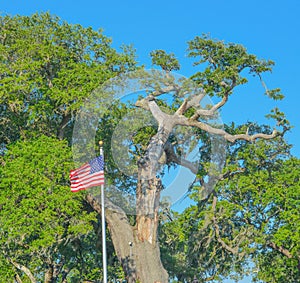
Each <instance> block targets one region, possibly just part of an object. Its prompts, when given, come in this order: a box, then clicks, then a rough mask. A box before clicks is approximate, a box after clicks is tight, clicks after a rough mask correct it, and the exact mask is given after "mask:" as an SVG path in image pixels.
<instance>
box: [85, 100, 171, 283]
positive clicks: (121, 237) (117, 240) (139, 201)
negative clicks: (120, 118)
mask: <svg viewBox="0 0 300 283" xmlns="http://www.w3.org/2000/svg"><path fill="white" fill-rule="evenodd" d="M149 105H150V108H151V111H152V113H154V112H155V111H158V114H157V115H155V116H158V118H160V119H158V122H159V128H158V132H157V133H156V135H155V136H153V137H152V139H151V141H150V143H149V145H148V148H147V151H146V153H145V154H144V156H143V157H142V158H141V159H140V160H139V162H138V169H139V173H138V185H137V189H136V224H135V226H131V225H130V223H129V221H128V218H127V215H126V213H125V212H124V211H123V210H122V209H121V208H119V207H117V206H116V205H114V204H112V203H111V202H110V201H109V200H107V199H106V200H105V201H106V204H107V207H106V221H107V224H108V229H109V231H110V235H111V239H112V242H113V245H114V248H115V252H116V254H117V257H118V259H119V261H120V263H121V264H122V267H123V270H124V272H125V274H126V275H127V278H126V279H127V281H128V282H129V283H135V282H141V283H155V282H160V283H167V282H168V273H167V272H166V270H165V269H164V267H163V265H162V262H161V259H160V249H159V244H158V235H157V229H158V224H159V219H158V212H159V199H160V191H161V189H162V184H161V180H160V179H159V178H157V177H156V176H157V174H158V169H159V168H158V166H159V162H158V161H159V159H160V157H161V156H162V154H163V152H164V147H165V144H166V142H167V140H168V137H169V135H170V133H171V131H172V128H173V122H172V120H171V118H170V117H167V116H166V115H165V116H162V115H161V112H159V109H158V108H157V107H156V106H157V105H156V104H155V102H154V101H150V102H149ZM87 201H88V202H89V203H90V205H91V206H92V207H93V208H94V210H96V211H97V212H98V213H99V214H101V206H100V203H99V201H97V200H96V199H95V198H93V197H92V196H91V195H88V196H87Z"/></svg>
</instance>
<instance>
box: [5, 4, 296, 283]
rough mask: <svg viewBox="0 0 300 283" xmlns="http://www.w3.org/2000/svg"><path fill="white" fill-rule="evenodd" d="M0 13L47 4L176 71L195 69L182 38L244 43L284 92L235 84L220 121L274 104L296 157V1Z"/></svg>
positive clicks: (144, 60)
mask: <svg viewBox="0 0 300 283" xmlns="http://www.w3.org/2000/svg"><path fill="white" fill-rule="evenodd" d="M0 11H1V12H2V14H10V15H15V14H21V15H30V14H32V13H34V12H37V11H39V12H41V11H49V12H50V13H52V14H55V15H57V16H59V17H60V18H61V19H63V20H66V21H68V22H70V23H79V24H81V25H83V26H86V27H87V26H92V27H93V28H94V29H98V28H103V29H104V34H105V35H107V36H109V37H112V39H113V45H114V46H115V47H118V46H120V45H122V44H133V45H134V47H135V48H136V51H137V55H138V60H139V62H140V63H141V64H145V65H146V66H147V67H148V68H150V67H151V63H150V58H149V56H148V55H149V53H150V52H151V51H152V50H154V49H164V50H166V51H168V52H173V53H175V54H176V56H177V57H178V59H179V60H180V63H181V66H182V68H181V70H180V71H179V73H180V74H182V75H185V76H189V75H191V74H192V73H193V72H194V71H195V70H194V68H193V67H192V66H191V60H190V59H188V58H187V57H186V48H187V44H186V42H187V41H188V40H191V39H193V38H194V37H195V36H197V35H201V34H203V33H208V34H210V35H211V37H213V38H217V39H221V40H224V41H226V42H236V43H240V44H242V45H244V46H245V47H246V48H247V49H248V51H249V52H251V53H253V54H256V55H257V56H258V57H260V58H265V59H271V60H273V61H275V63H276V65H275V67H274V71H273V73H272V74H271V75H267V76H265V77H264V81H265V82H266V84H267V86H268V87H269V88H275V87H280V88H281V89H282V91H283V93H284V94H285V96H286V98H285V99H284V100H283V101H279V102H272V101H270V100H269V99H267V97H265V96H264V95H263V93H264V89H263V87H262V86H261V84H260V82H259V81H258V80H253V81H251V82H250V84H249V86H244V87H241V88H239V89H238V92H237V93H236V95H234V96H232V97H231V98H230V100H229V102H228V105H227V106H225V108H224V110H223V111H222V119H223V121H224V122H230V121H236V122H237V123H242V122H246V121H248V120H249V121H257V122H259V123H267V122H268V121H267V120H265V119H264V115H265V114H267V113H268V112H269V111H270V109H272V108H273V107H275V106H278V107H279V108H280V109H281V110H282V111H284V112H285V113H286V115H287V118H288V119H289V120H290V122H291V124H292V125H294V128H293V130H292V132H291V133H289V134H288V140H289V142H290V143H292V144H293V145H294V148H293V151H292V152H293V153H294V154H295V155H296V156H298V157H300V142H299V140H300V133H299V131H300V107H299V104H300V102H299V95H300V93H299V87H298V84H299V83H300V32H299V31H300V20H299V15H300V2H299V0H286V1H279V0H273V1H272V0H265V1H262V0H251V1H250V0H245V1H241V0H226V1H225V0H209V1H208V0H206V1H202V0H186V1H183V0H181V1H178V0H172V1H170V0H151V1H142V0H139V1H137V0H127V1H124V0H118V1H114V0H112V1H108V0H107V1H101V0H98V1H97V0H85V1H74V0H72V1H71V0H0ZM243 282H249V281H247V280H246V281H243Z"/></svg>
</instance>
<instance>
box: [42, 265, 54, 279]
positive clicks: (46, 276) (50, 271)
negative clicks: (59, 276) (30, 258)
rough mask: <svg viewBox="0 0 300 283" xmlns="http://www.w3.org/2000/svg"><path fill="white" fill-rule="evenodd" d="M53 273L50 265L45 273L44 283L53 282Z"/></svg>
mask: <svg viewBox="0 0 300 283" xmlns="http://www.w3.org/2000/svg"><path fill="white" fill-rule="evenodd" d="M53 273H54V268H53V266H52V265H50V266H49V267H48V269H47V271H46V273H45V279H44V283H52V282H53Z"/></svg>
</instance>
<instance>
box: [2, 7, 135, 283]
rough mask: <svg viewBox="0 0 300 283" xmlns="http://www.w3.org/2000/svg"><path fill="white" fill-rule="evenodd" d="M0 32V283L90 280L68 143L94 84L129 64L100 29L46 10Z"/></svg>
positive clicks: (92, 225)
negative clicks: (73, 22) (71, 188)
mask: <svg viewBox="0 0 300 283" xmlns="http://www.w3.org/2000/svg"><path fill="white" fill-rule="evenodd" d="M0 36H1V40H0V50H1V51H0V70H1V71H0V73H1V75H0V79H1V82H0V109H1V110H0V139H1V141H0V143H1V149H0V153H1V155H2V156H3V158H2V159H1V165H2V167H1V171H0V176H1V185H0V218H1V223H2V224H1V230H0V241H1V263H0V264H1V267H3V268H1V271H0V272H1V275H0V277H1V279H2V280H6V281H7V282H9V281H11V280H13V278H15V280H16V281H17V282H41V281H42V280H44V281H45V282H67V281H68V282H78V281H82V280H83V279H90V280H92V279H95V278H99V274H101V261H100V260H99V258H101V252H99V251H100V249H99V243H98V240H97V237H96V235H97V233H101V230H99V226H100V224H101V223H100V220H99V218H98V217H97V216H96V215H95V213H92V210H91V208H90V207H89V205H88V204H87V203H86V202H84V201H83V200H84V198H83V196H82V195H80V194H79V195H74V194H73V195H72V194H71V193H70V192H69V180H68V173H69V172H68V170H70V169H71V168H74V164H73V162H72V158H71V157H72V155H71V150H70V147H69V146H70V141H71V135H72V127H73V121H74V117H75V115H76V113H77V111H78V109H79V108H80V105H81V104H82V103H83V101H85V99H86V97H87V96H88V95H89V94H90V92H91V91H92V90H93V89H94V88H95V87H96V86H98V85H99V83H101V82H104V81H106V80H107V79H109V78H111V77H114V76H116V75H118V74H120V73H121V72H123V71H125V70H130V69H131V68H134V65H135V60H134V55H133V50H132V49H131V48H130V47H126V46H124V47H123V48H122V49H121V52H117V51H116V50H115V49H113V48H112V47H111V39H109V38H107V37H105V36H104V35H103V34H102V31H94V30H92V29H91V28H83V27H82V26H80V25H70V24H68V23H66V22H62V21H61V20H60V19H59V18H58V17H53V16H50V15H49V14H48V13H45V14H35V15H32V16H30V17H27V16H15V17H9V16H4V17H1V18H0ZM108 248H111V249H112V246H110V245H108ZM110 255H111V256H110V258H109V260H110V262H111V263H112V267H111V268H110V272H111V273H114V272H115V270H116V269H115V268H114V267H113V266H114V265H115V259H116V258H115V256H114V254H113V249H112V252H111V253H110ZM117 268H118V267H117ZM42 278H43V279H42Z"/></svg>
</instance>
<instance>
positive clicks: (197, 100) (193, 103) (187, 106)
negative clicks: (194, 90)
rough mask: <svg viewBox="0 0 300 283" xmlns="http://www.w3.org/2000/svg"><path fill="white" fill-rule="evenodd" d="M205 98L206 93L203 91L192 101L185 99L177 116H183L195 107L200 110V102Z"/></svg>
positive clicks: (193, 97)
mask: <svg viewBox="0 0 300 283" xmlns="http://www.w3.org/2000/svg"><path fill="white" fill-rule="evenodd" d="M205 96H206V93H205V92H204V91H203V92H201V93H199V94H196V95H194V96H192V99H191V100H187V99H185V100H184V102H183V103H182V104H181V105H180V107H179V108H178V110H177V111H176V114H177V115H183V114H184V113H185V111H186V110H188V109H190V108H191V107H195V108H196V109H197V108H199V105H200V102H201V100H202V99H203V98H204V97H205Z"/></svg>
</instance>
